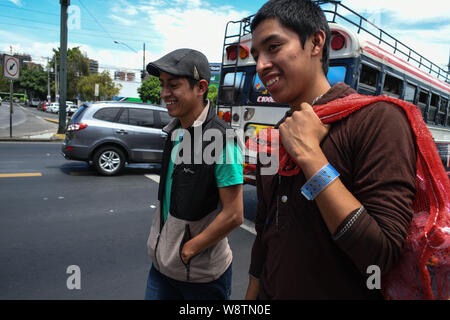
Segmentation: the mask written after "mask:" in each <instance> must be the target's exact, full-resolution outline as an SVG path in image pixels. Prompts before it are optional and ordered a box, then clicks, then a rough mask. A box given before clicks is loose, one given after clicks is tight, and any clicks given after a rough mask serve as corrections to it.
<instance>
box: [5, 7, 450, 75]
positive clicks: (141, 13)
mask: <svg viewBox="0 0 450 320" xmlns="http://www.w3.org/2000/svg"><path fill="white" fill-rule="evenodd" d="M264 3H265V1H263V0H252V1H243V0H170V1H169V0H167V1H166V0H116V1H107V0H71V5H70V10H69V47H74V46H80V47H81V50H82V51H83V52H86V54H87V55H88V56H89V58H92V59H96V60H98V61H99V63H100V66H102V67H104V68H130V69H141V68H142V63H143V61H142V60H143V43H145V46H146V55H145V58H146V63H148V62H149V61H151V60H154V59H157V58H158V57H160V56H161V55H163V54H165V53H167V52H169V51H171V50H174V49H176V48H180V47H191V48H195V49H198V50H200V51H202V52H204V53H205V54H206V55H207V57H208V59H209V60H210V62H220V59H221V57H222V44H223V36H224V31H225V25H226V22H227V21H230V20H240V19H242V18H243V17H246V16H249V15H251V14H254V13H256V11H257V10H258V9H259V8H260V7H261V6H262V5H263V4H264ZM342 3H343V4H345V5H347V6H348V7H350V8H352V9H354V10H355V11H357V12H359V13H360V14H362V15H363V16H365V17H367V18H369V19H370V20H371V21H374V22H375V23H376V24H377V25H379V26H380V27H381V28H382V29H384V30H385V31H387V32H388V33H390V34H392V35H393V36H395V37H397V38H398V39H399V40H401V41H403V42H404V43H406V44H407V45H409V46H411V47H412V48H413V49H415V50H416V51H418V52H419V53H422V54H423V55H424V56H426V57H427V58H429V59H430V60H432V61H433V62H435V63H437V64H438V65H440V66H442V67H446V65H447V64H448V62H449V54H450V1H448V0H428V1H418V0H410V1H408V0H375V1H374V0H343V1H342ZM59 23H60V5H59V1H58V0H0V51H2V52H7V53H9V51H10V48H11V47H12V50H13V52H21V53H28V54H31V55H32V57H33V60H36V61H39V60H40V61H43V59H45V58H43V57H48V56H51V55H52V48H56V47H59ZM114 41H118V42H119V44H117V43H114Z"/></svg>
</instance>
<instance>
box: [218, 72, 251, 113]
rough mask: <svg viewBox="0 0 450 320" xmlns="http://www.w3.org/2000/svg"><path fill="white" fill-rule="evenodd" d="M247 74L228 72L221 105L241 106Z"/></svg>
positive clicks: (220, 98) (224, 79)
mask: <svg viewBox="0 0 450 320" xmlns="http://www.w3.org/2000/svg"><path fill="white" fill-rule="evenodd" d="M244 79H245V72H236V73H234V72H228V73H227V74H225V76H224V78H223V84H222V88H221V89H222V90H221V94H220V97H219V100H220V103H223V104H237V105H240V104H241V103H240V100H241V97H242V95H241V92H242V88H243V86H244Z"/></svg>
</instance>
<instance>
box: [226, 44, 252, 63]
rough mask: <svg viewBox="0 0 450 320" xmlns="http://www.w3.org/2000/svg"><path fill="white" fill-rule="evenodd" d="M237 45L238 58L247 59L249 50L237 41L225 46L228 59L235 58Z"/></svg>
mask: <svg viewBox="0 0 450 320" xmlns="http://www.w3.org/2000/svg"><path fill="white" fill-rule="evenodd" d="M238 47H239V58H241V59H242V60H243V59H247V58H248V57H249V56H250V50H249V49H248V48H247V47H246V46H243V45H241V44H239V45H238V44H237V43H235V44H232V45H231V46H228V47H227V48H226V51H227V59H228V60H236V58H237V51H238Z"/></svg>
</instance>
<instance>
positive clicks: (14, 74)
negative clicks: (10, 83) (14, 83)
mask: <svg viewBox="0 0 450 320" xmlns="http://www.w3.org/2000/svg"><path fill="white" fill-rule="evenodd" d="M3 76H4V77H5V78H8V79H11V80H17V79H19V59H17V58H16V57H13V56H9V55H6V54H5V55H4V56H3Z"/></svg>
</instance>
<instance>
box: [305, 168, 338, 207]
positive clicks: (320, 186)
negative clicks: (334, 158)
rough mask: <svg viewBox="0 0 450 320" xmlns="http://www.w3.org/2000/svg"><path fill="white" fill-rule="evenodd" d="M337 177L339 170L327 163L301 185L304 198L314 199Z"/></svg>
mask: <svg viewBox="0 0 450 320" xmlns="http://www.w3.org/2000/svg"><path fill="white" fill-rule="evenodd" d="M337 177H339V172H337V171H336V169H334V168H333V167H332V166H331V164H329V163H328V164H327V165H326V166H324V167H323V168H322V169H320V170H319V171H317V172H316V174H315V175H313V176H312V177H311V179H309V180H308V181H307V182H306V183H305V184H304V185H303V187H302V189H301V192H302V194H303V195H304V196H305V198H306V199H308V200H314V199H315V198H316V197H317V195H318V194H319V193H321V192H322V190H324V189H325V188H326V187H328V185H329V184H330V183H331V182H333V181H334V180H335V179H336V178H337Z"/></svg>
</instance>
